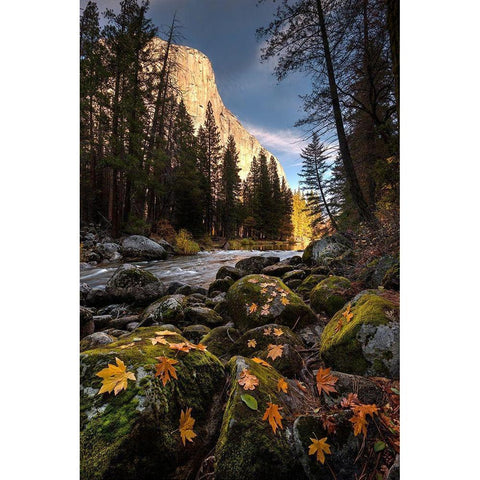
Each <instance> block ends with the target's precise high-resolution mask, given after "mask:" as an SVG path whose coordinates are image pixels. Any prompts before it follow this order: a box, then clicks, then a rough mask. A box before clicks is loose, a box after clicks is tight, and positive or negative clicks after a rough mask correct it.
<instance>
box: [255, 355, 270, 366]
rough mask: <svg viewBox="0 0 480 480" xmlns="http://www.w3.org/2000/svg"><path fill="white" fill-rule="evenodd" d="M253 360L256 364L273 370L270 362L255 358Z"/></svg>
mask: <svg viewBox="0 0 480 480" xmlns="http://www.w3.org/2000/svg"><path fill="white" fill-rule="evenodd" d="M252 360H253V361H254V362H255V363H258V364H259V365H263V366H264V367H270V368H273V367H272V366H271V365H270V364H269V363H268V362H266V361H265V360H262V359H261V358H258V357H253V358H252Z"/></svg>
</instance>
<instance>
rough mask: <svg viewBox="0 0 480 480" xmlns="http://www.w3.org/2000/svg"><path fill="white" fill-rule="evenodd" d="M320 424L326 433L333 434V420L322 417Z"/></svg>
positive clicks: (334, 425)
mask: <svg viewBox="0 0 480 480" xmlns="http://www.w3.org/2000/svg"><path fill="white" fill-rule="evenodd" d="M322 424H323V428H324V429H325V430H326V431H327V432H328V433H335V430H336V427H337V424H336V423H335V421H334V420H333V418H332V417H327V416H324V417H323V418H322Z"/></svg>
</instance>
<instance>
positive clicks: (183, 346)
mask: <svg viewBox="0 0 480 480" xmlns="http://www.w3.org/2000/svg"><path fill="white" fill-rule="evenodd" d="M168 346H169V347H170V348H171V349H172V350H178V351H179V352H189V351H190V350H191V349H192V347H191V346H190V345H188V343H185V342H181V343H170V344H169V345H168Z"/></svg>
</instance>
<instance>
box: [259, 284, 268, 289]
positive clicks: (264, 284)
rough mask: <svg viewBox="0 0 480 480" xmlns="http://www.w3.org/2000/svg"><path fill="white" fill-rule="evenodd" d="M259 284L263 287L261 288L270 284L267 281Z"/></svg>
mask: <svg viewBox="0 0 480 480" xmlns="http://www.w3.org/2000/svg"><path fill="white" fill-rule="evenodd" d="M260 286H261V287H263V288H266V287H268V286H270V284H269V283H261V284H260Z"/></svg>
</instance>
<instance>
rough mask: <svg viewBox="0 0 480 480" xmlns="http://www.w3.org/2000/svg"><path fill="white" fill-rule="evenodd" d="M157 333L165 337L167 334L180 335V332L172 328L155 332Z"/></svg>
mask: <svg viewBox="0 0 480 480" xmlns="http://www.w3.org/2000/svg"><path fill="white" fill-rule="evenodd" d="M155 335H160V336H162V337H165V336H167V335H180V334H179V333H178V332H172V331H171V330H161V331H160V332H155Z"/></svg>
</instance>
